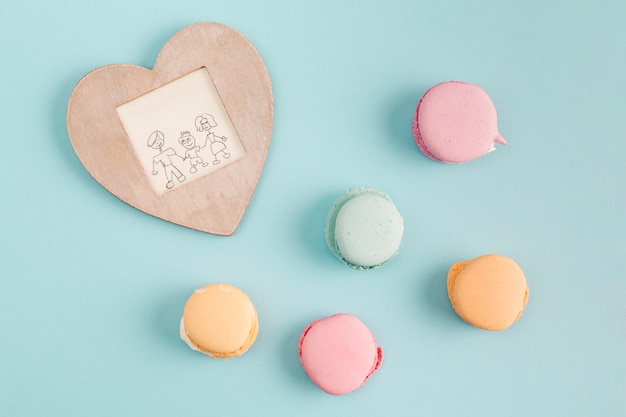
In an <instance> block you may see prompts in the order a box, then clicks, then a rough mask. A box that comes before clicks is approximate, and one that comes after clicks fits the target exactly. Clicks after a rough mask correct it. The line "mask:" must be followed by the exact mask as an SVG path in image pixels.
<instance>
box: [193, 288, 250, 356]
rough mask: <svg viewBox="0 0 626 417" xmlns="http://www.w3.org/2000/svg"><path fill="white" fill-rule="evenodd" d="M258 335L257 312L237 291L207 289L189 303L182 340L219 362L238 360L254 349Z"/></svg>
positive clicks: (197, 292)
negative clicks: (230, 359)
mask: <svg viewBox="0 0 626 417" xmlns="http://www.w3.org/2000/svg"><path fill="white" fill-rule="evenodd" d="M183 333H184V335H183ZM257 333H258V320H257V313H256V309H255V308H254V305H253V304H252V301H250V298H249V297H248V296H247V295H246V294H245V293H244V292H243V291H241V290H240V289H238V288H236V287H233V286H231V285H228V284H212V285H208V286H206V287H203V288H200V289H198V290H196V291H195V292H194V293H193V294H192V295H191V297H189V299H188V300H187V304H186V305H185V309H184V312H183V318H182V320H181V337H182V338H183V340H185V339H186V340H185V342H186V343H187V344H189V345H190V346H191V347H192V348H196V349H197V350H199V351H201V352H203V353H206V354H208V355H210V356H213V357H218V358H229V357H233V356H239V355H241V354H242V353H244V352H245V351H247V350H248V348H249V347H250V346H251V345H252V343H253V342H254V340H255V339H256V335H257Z"/></svg>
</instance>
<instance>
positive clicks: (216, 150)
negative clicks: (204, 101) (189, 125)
mask: <svg viewBox="0 0 626 417" xmlns="http://www.w3.org/2000/svg"><path fill="white" fill-rule="evenodd" d="M215 126H217V123H216V122H215V119H214V118H213V116H212V115H210V114H208V113H203V114H201V115H200V116H198V117H196V129H198V132H202V131H204V132H207V135H206V139H207V141H209V142H211V145H210V147H209V149H211V153H212V154H213V158H214V159H213V165H217V164H219V163H220V162H221V161H220V159H219V158H218V156H221V157H222V158H224V159H228V158H230V153H228V152H227V146H226V144H225V143H224V142H226V140H227V139H228V138H227V137H226V136H217V135H216V134H215V133H214V132H213V131H212V129H213V128H214V127H215Z"/></svg>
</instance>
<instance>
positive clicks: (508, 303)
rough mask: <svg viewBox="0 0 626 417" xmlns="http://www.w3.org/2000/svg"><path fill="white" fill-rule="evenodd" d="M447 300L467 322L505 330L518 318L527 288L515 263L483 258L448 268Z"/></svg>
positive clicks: (526, 296)
mask: <svg viewBox="0 0 626 417" xmlns="http://www.w3.org/2000/svg"><path fill="white" fill-rule="evenodd" d="M448 297H449V298H450V303H451V304H452V308H454V311H455V312H456V313H457V314H458V315H459V317H461V318H462V319H463V320H465V321H466V322H467V323H469V324H471V325H473V326H475V327H478V328H480V329H484V330H492V331H497V330H504V329H506V328H508V327H509V326H511V325H512V324H513V323H514V322H516V321H517V320H518V319H519V318H520V317H521V315H522V312H523V311H524V307H525V306H526V303H527V302H528V285H527V284H526V278H525V276H524V272H523V271H522V269H521V268H520V267H519V265H517V263H515V261H513V260H512V259H510V258H507V257H506V256H501V255H484V256H479V257H478V258H475V259H472V260H469V261H465V262H456V263H455V264H453V265H452V267H450V270H449V271H448Z"/></svg>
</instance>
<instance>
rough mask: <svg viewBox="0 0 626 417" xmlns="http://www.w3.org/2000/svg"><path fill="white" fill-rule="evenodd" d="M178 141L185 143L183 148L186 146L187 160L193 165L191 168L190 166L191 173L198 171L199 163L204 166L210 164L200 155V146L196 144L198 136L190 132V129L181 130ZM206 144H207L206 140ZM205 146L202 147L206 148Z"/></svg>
mask: <svg viewBox="0 0 626 417" xmlns="http://www.w3.org/2000/svg"><path fill="white" fill-rule="evenodd" d="M178 143H180V144H181V145H183V148H185V160H187V159H189V164H190V165H191V168H189V172H190V173H192V174H195V173H196V172H198V169H197V168H196V166H197V165H202V166H203V167H205V166H207V165H209V163H208V162H204V160H203V159H202V158H201V157H200V156H198V152H199V151H200V146H198V145H196V138H194V137H193V136H191V133H189V131H188V130H185V131H184V132H180V138H179V139H178ZM204 146H206V142H205V144H204ZM204 146H202V147H203V148H204Z"/></svg>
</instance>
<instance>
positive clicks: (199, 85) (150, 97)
mask: <svg viewBox="0 0 626 417" xmlns="http://www.w3.org/2000/svg"><path fill="white" fill-rule="evenodd" d="M117 113H118V115H119V117H120V120H121V121H122V123H123V125H124V129H125V130H126V132H127V133H128V138H129V139H130V142H131V143H132V145H133V148H134V151H135V154H136V156H137V161H138V162H139V163H140V164H141V166H142V167H143V170H144V171H145V173H146V177H147V179H148V181H149V182H150V184H151V185H152V187H153V189H154V191H155V193H156V194H158V195H163V194H164V193H167V192H169V191H172V190H175V189H176V188H178V187H181V186H182V187H185V186H187V184H190V183H192V182H193V181H195V180H197V179H199V178H202V177H204V176H206V175H209V174H211V173H213V172H215V171H217V170H220V169H222V168H224V167H227V166H228V165H230V164H233V163H235V162H237V161H238V160H240V159H241V158H243V157H245V156H246V151H245V149H244V148H243V145H242V143H241V140H240V139H239V135H238V134H237V131H236V130H235V128H234V126H233V123H232V121H231V120H230V117H229V115H228V112H227V111H226V109H225V107H224V104H223V103H222V101H221V99H220V96H219V94H218V93H217V91H216V89H215V86H214V85H213V81H212V80H211V77H210V76H209V73H208V71H207V69H206V68H204V67H202V68H199V69H197V70H194V71H192V72H190V73H189V74H187V75H184V76H182V77H180V78H177V79H175V80H173V81H171V82H169V83H167V84H164V85H162V86H160V87H158V88H156V89H154V90H152V91H149V92H147V93H145V94H143V95H141V96H139V97H137V98H135V99H133V100H131V101H129V102H127V103H124V104H121V105H120V106H118V107H117ZM198 115H199V116H198ZM196 131H197V132H198V133H195V132H196ZM191 132H194V133H193V134H192V133H191ZM227 138H228V139H227ZM146 139H147V146H146ZM231 172H236V171H231Z"/></svg>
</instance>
